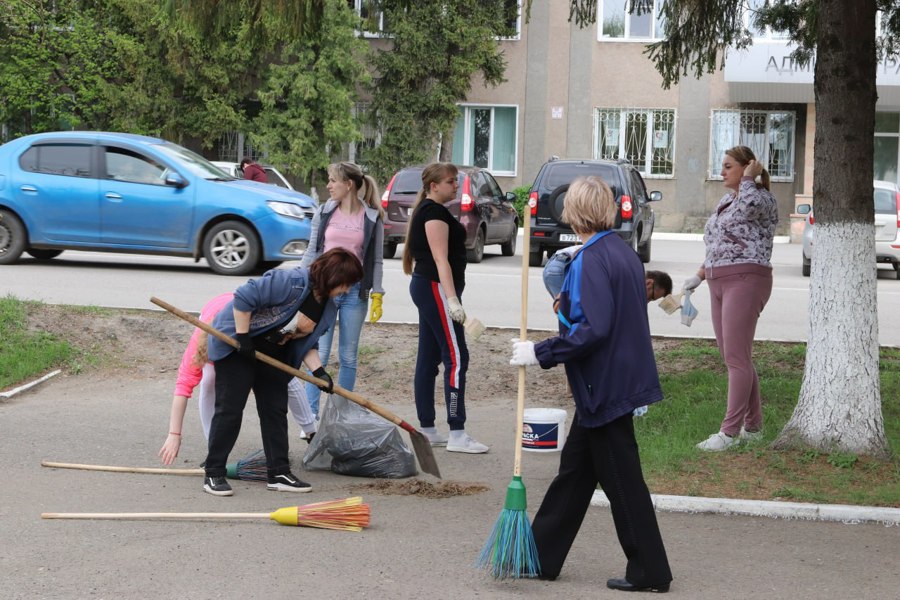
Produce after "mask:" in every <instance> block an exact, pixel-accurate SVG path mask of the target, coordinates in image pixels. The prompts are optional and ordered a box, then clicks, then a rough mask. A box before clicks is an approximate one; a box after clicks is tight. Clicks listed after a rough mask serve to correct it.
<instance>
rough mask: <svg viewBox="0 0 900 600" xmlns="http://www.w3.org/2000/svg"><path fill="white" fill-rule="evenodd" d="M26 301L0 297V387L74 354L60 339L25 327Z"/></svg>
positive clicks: (38, 373) (59, 364) (36, 372)
mask: <svg viewBox="0 0 900 600" xmlns="http://www.w3.org/2000/svg"><path fill="white" fill-rule="evenodd" d="M28 304H29V303H27V302H23V301H21V300H18V299H16V298H14V297H12V296H6V297H5V298H0V390H3V389H6V388H8V387H12V386H13V385H16V384H21V383H22V382H25V381H27V380H29V379H32V378H34V377H37V376H39V375H42V374H44V373H46V372H48V371H50V370H52V369H54V368H56V367H59V366H62V365H64V364H65V363H66V361H68V360H70V359H72V358H74V356H75V351H74V350H73V349H72V348H71V347H70V346H69V344H68V343H66V342H65V341H64V340H58V339H56V338H54V337H53V336H52V335H49V334H47V333H45V332H41V331H28V330H26V329H25V325H24V324H25V314H26V308H27V306H28Z"/></svg>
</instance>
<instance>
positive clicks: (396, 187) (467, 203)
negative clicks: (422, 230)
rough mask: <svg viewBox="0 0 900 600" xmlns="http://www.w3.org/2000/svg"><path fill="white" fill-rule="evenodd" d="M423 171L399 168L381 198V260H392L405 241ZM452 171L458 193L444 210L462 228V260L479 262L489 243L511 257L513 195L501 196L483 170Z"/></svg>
mask: <svg viewBox="0 0 900 600" xmlns="http://www.w3.org/2000/svg"><path fill="white" fill-rule="evenodd" d="M424 168H425V167H424V166H421V165H420V166H416V167H405V168H403V169H400V170H399V171H398V172H397V173H395V174H394V176H393V177H392V178H391V182H390V183H389V184H388V186H387V189H385V190H384V194H382V196H381V206H383V207H384V212H385V215H384V257H385V258H393V256H394V254H395V253H396V252H397V244H402V243H403V240H404V239H405V238H406V222H407V221H408V220H409V216H410V213H411V212H412V207H413V204H415V202H416V196H417V195H418V193H419V190H420V189H422V170H423V169H424ZM456 168H457V169H459V192H457V196H456V199H455V200H452V201H451V202H448V203H447V204H446V207H447V208H448V209H449V210H450V213H451V214H453V216H454V217H456V218H457V219H458V220H459V222H460V223H462V224H463V226H464V227H465V228H466V258H467V259H468V261H469V262H472V263H477V262H481V259H482V258H484V247H485V246H486V245H489V244H500V250H501V252H503V256H512V255H513V254H515V253H516V236H517V235H518V233H519V215H518V213H517V212H516V208H515V206H514V205H513V203H514V202H515V200H516V195H515V194H514V193H512V192H508V193H506V194H505V195H504V194H503V191H502V190H501V189H500V186H499V185H497V182H496V180H494V176H493V175H491V174H490V172H489V171H487V170H485V169H481V168H479V167H467V166H460V165H457V167H456Z"/></svg>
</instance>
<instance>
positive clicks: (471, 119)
mask: <svg viewBox="0 0 900 600" xmlns="http://www.w3.org/2000/svg"><path fill="white" fill-rule="evenodd" d="M517 111H518V108H517V107H515V106H460V115H459V119H457V121H456V130H455V132H454V134H453V162H455V163H456V164H461V165H473V166H476V167H482V168H485V169H488V170H490V171H493V172H494V174H495V175H503V176H514V175H515V174H516V148H517V146H518V144H517V131H518V124H517Z"/></svg>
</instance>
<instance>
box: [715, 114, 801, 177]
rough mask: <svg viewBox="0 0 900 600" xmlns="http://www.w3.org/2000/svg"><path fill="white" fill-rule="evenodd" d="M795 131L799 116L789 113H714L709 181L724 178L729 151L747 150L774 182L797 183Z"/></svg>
mask: <svg viewBox="0 0 900 600" xmlns="http://www.w3.org/2000/svg"><path fill="white" fill-rule="evenodd" d="M795 129H796V116H795V114H794V113H793V112H789V111H765V110H714V111H712V128H711V133H710V152H709V161H710V162H709V178H710V179H721V178H722V177H721V170H722V160H723V159H724V158H725V151H726V150H728V149H729V148H732V147H734V146H747V147H749V148H750V149H751V150H753V153H754V154H755V155H756V158H757V160H759V161H760V162H762V163H763V164H764V165H765V166H766V170H767V171H769V176H770V177H771V178H772V180H773V181H793V179H794V141H795Z"/></svg>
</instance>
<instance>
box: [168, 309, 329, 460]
mask: <svg viewBox="0 0 900 600" xmlns="http://www.w3.org/2000/svg"><path fill="white" fill-rule="evenodd" d="M233 297H234V293H232V292H228V293H227V294H222V295H220V296H216V297H215V298H213V299H212V300H210V301H209V302H207V303H206V304H205V305H204V306H203V308H202V309H201V310H200V320H201V321H203V322H204V323H212V320H213V319H214V318H215V316H216V315H217V314H219V311H220V310H222V308H223V307H224V306H225V305H227V304H228V303H229V302H230V301H231V299H232V298H233ZM198 385H199V386H200V393H199V398H198V399H197V407H198V408H199V409H200V424H201V425H202V426H203V437H204V438H206V439H209V426H210V423H212V418H213V413H215V409H216V370H215V368H214V367H213V364H212V363H211V362H209V360H207V357H206V334H205V333H204V332H203V331H201V330H200V329H195V330H194V333H193V334H192V335H191V339H190V341H189V342H188V345H187V348H186V349H185V351H184V354H183V355H182V357H181V364H180V365H178V379H177V380H176V381H175V395H174V397H173V398H172V410H171V412H170V414H169V433H168V435H166V441H165V443H164V444H163V446H162V448H160V449H159V457H160V458H161V459H162V462H163V464H165V465H171V464H172V463H173V462H174V461H175V458H176V457H177V456H178V451H179V450H180V449H181V437H182V432H183V427H184V413H185V412H186V410H187V402H188V398H190V397H191V395H192V394H193V392H194V389H195V388H196V387H197V386H198ZM288 408H289V409H290V411H291V415H293V417H294V420H295V421H296V422H297V425H299V426H300V429H301V430H302V431H303V433H304V434H305V435H306V437H307V439H308V440H311V439H312V438H313V436H314V435H315V434H316V419H315V416H314V415H313V414H312V411H311V410H310V408H309V402H307V400H306V393H305V391H304V390H303V386H302V385H301V384H300V382H299V381H298V380H297V379H292V380H291V381H290V383H289V384H288Z"/></svg>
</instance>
